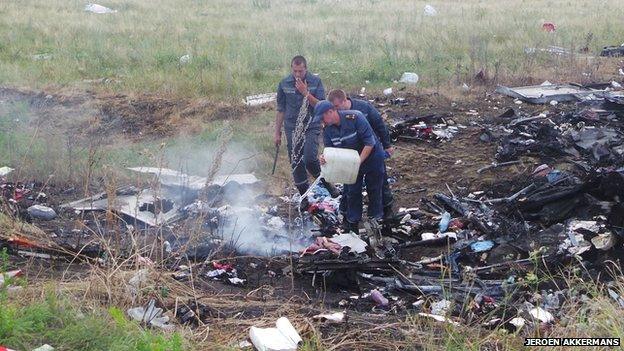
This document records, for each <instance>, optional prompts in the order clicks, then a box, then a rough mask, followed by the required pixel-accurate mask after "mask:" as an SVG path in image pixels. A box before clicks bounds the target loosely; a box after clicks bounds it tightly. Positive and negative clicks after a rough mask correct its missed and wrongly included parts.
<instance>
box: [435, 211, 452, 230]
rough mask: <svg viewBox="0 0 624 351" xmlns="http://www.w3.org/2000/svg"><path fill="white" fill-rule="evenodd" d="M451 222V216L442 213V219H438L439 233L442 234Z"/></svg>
mask: <svg viewBox="0 0 624 351" xmlns="http://www.w3.org/2000/svg"><path fill="white" fill-rule="evenodd" d="M450 222H451V214H450V213H448V212H444V213H443V214H442V218H441V219H440V225H439V227H438V228H439V229H440V233H444V232H445V231H446V230H447V229H448V226H449V223H450Z"/></svg>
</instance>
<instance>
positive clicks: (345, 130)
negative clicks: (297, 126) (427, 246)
mask: <svg viewBox="0 0 624 351" xmlns="http://www.w3.org/2000/svg"><path fill="white" fill-rule="evenodd" d="M314 119H315V121H319V122H320V121H323V124H324V125H325V128H324V130H323V142H324V144H325V146H326V147H338V148H347V149H352V150H356V151H358V152H359V154H360V170H359V173H358V177H357V181H356V182H355V184H351V185H345V194H346V196H347V201H348V204H347V214H346V220H347V223H348V229H349V230H352V231H354V232H355V233H357V232H358V224H359V222H360V220H361V219H362V185H363V182H364V181H366V189H367V192H368V217H369V218H371V219H376V220H379V219H381V218H382V217H383V205H382V198H381V191H382V190H381V188H382V185H383V180H384V174H385V169H386V168H385V164H384V150H383V148H382V145H381V143H380V142H379V140H378V139H377V137H376V136H375V133H374V132H373V129H372V128H371V126H370V124H369V123H368V121H367V120H366V117H364V115H363V114H362V113H361V112H359V111H353V110H345V111H338V110H337V109H336V108H335V107H334V106H333V105H332V103H331V102H329V101H320V102H319V103H317V104H316V106H315V107H314ZM320 161H321V164H324V163H325V160H324V159H323V157H322V155H321V157H320Z"/></svg>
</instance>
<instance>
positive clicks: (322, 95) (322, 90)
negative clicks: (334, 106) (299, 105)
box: [312, 78, 325, 100]
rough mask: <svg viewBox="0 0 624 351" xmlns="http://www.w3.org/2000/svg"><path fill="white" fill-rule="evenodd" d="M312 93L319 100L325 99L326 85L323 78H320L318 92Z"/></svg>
mask: <svg viewBox="0 0 624 351" xmlns="http://www.w3.org/2000/svg"><path fill="white" fill-rule="evenodd" d="M312 95H313V96H314V97H315V98H317V99H319V100H325V87H324V86H323V81H321V78H319V79H318V88H316V93H315V94H312Z"/></svg>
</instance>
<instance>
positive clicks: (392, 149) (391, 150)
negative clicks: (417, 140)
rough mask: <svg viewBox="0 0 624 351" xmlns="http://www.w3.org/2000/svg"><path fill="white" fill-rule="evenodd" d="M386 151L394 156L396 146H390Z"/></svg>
mask: <svg viewBox="0 0 624 351" xmlns="http://www.w3.org/2000/svg"><path fill="white" fill-rule="evenodd" d="M385 151H386V152H387V153H388V155H389V156H392V154H394V147H392V146H390V147H389V148H387V149H386V150H385Z"/></svg>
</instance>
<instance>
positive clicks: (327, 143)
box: [323, 127, 334, 147]
mask: <svg viewBox="0 0 624 351" xmlns="http://www.w3.org/2000/svg"><path fill="white" fill-rule="evenodd" d="M323 145H325V147H333V146H334V143H332V141H331V136H330V135H329V131H328V130H327V127H325V128H323Z"/></svg>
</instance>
